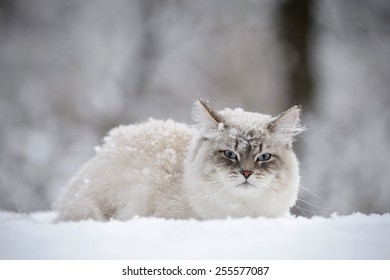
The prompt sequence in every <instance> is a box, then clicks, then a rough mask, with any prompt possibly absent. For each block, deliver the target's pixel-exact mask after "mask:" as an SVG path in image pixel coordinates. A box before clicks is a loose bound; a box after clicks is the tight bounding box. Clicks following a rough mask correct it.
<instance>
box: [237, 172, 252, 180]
mask: <svg viewBox="0 0 390 280" xmlns="http://www.w3.org/2000/svg"><path fill="white" fill-rule="evenodd" d="M240 173H241V174H242V175H243V176H244V177H245V179H248V178H249V176H251V175H252V173H253V172H252V171H240Z"/></svg>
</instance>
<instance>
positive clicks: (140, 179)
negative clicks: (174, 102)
mask: <svg viewBox="0 0 390 280" xmlns="http://www.w3.org/2000/svg"><path fill="white" fill-rule="evenodd" d="M195 113H196V114H195V115H196V116H195V117H196V120H197V122H198V126H196V127H189V126H187V125H184V124H179V123H175V122H173V121H157V120H150V121H149V122H146V123H142V124H138V125H129V126H120V127H118V128H116V129H113V130H112V131H111V132H110V133H109V135H108V136H107V137H105V139H104V140H105V143H104V145H103V147H102V148H101V149H99V151H97V154H96V156H95V157H94V158H93V159H91V160H90V161H89V162H88V163H87V164H86V165H85V166H84V167H83V168H82V170H81V171H80V172H79V173H78V174H77V175H76V177H75V178H73V179H72V181H71V182H70V183H69V185H68V186H67V187H66V188H65V189H64V190H63V192H62V194H61V196H60V199H59V201H58V203H57V210H58V212H59V218H60V219H61V220H82V219H96V220H109V219H111V218H114V219H119V220H127V219H130V218H132V217H134V216H153V217H164V218H179V219H180V218H183V219H185V218H197V219H213V218H226V217H228V216H230V217H245V216H250V217H257V216H265V217H277V216H281V215H285V214H287V213H289V209H290V207H292V206H293V205H294V203H295V200H296V198H297V192H298V185H299V169H298V161H297V159H296V157H295V154H294V152H293V151H292V147H291V143H292V140H293V136H294V135H295V134H296V133H298V132H299V127H298V117H299V109H297V108H294V109H292V110H289V111H288V112H287V113H285V114H284V115H282V116H280V117H279V118H274V117H271V116H268V115H262V114H258V113H249V112H244V111H242V110H240V109H235V110H230V109H225V110H223V111H219V112H216V111H214V110H212V109H211V108H210V107H209V106H208V105H207V104H206V103H205V102H198V103H197V107H196V110H195Z"/></svg>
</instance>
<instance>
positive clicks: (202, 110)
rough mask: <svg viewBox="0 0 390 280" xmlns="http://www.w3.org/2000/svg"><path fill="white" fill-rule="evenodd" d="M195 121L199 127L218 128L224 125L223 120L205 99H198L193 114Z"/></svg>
mask: <svg viewBox="0 0 390 280" xmlns="http://www.w3.org/2000/svg"><path fill="white" fill-rule="evenodd" d="M192 115H193V119H194V121H196V122H197V123H198V124H199V125H202V126H204V127H207V128H218V126H220V124H221V123H222V118H221V116H220V115H219V114H218V112H216V111H215V110H214V109H212V108H211V107H210V105H209V102H208V101H206V100H204V99H201V98H200V99H198V100H197V101H196V102H195V106H194V109H193V112H192Z"/></svg>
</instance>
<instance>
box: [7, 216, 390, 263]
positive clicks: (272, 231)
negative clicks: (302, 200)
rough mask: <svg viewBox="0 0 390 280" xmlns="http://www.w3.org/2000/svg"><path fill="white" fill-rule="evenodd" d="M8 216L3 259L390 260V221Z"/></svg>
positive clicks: (387, 218) (367, 218)
mask: <svg viewBox="0 0 390 280" xmlns="http://www.w3.org/2000/svg"><path fill="white" fill-rule="evenodd" d="M55 217H56V215H55V213H53V212H37V213H31V214H16V213H10V212H0V248H1V249H0V259H390V239H389V238H388V237H389V236H390V214H385V215H363V214H353V215H349V216H337V215H333V216H332V217H331V218H324V217H313V218H311V219H308V218H303V217H283V218H277V219H266V218H256V219H252V218H243V219H226V220H212V221H197V220H164V219H156V218H134V219H132V220H129V221H126V222H120V221H110V222H107V223H102V222H96V221H82V222H77V223H76V222H68V223H55V222H54V220H55Z"/></svg>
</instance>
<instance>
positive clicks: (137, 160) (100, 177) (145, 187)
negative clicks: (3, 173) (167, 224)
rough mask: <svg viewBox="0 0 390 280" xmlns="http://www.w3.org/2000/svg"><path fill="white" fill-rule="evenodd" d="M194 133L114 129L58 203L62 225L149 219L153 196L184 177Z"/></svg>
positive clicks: (174, 127) (168, 128)
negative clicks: (73, 221) (106, 220)
mask: <svg viewBox="0 0 390 280" xmlns="http://www.w3.org/2000/svg"><path fill="white" fill-rule="evenodd" d="M194 133H195V131H194V129H192V128H191V127H189V126H187V125H185V124H181V123H177V122H174V121H172V120H167V121H161V120H154V119H150V120H149V121H147V122H144V123H140V124H135V125H126V126H119V127H117V128H114V129H112V130H111V131H110V132H109V133H108V134H107V136H106V137H104V142H103V145H102V146H101V147H99V148H97V149H96V155H95V157H94V158H92V159H91V160H90V161H89V162H88V163H86V164H85V165H84V167H83V168H82V169H81V170H80V172H79V173H78V174H77V175H76V176H75V177H74V178H73V179H72V180H71V182H70V183H69V184H68V186H67V187H66V188H65V189H64V190H63V192H62V194H61V196H60V198H59V201H58V202H57V209H58V211H59V213H60V219H63V220H80V219H85V218H93V219H99V220H104V219H109V218H111V217H116V218H119V219H127V218H129V217H131V216H132V215H148V213H151V212H152V211H154V210H153V207H154V206H152V203H150V200H151V199H154V197H153V196H152V194H153V195H155V194H156V192H157V193H158V192H159V191H160V190H164V189H165V188H166V186H170V185H172V183H173V182H175V181H176V180H177V179H178V178H179V177H180V176H181V172H182V170H183V161H184V158H185V157H186V154H187V149H188V146H189V144H190V142H191V140H192V138H193V136H194ZM173 185H176V184H173ZM171 191H174V190H171ZM121 209H122V210H121ZM123 213H125V214H123Z"/></svg>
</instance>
